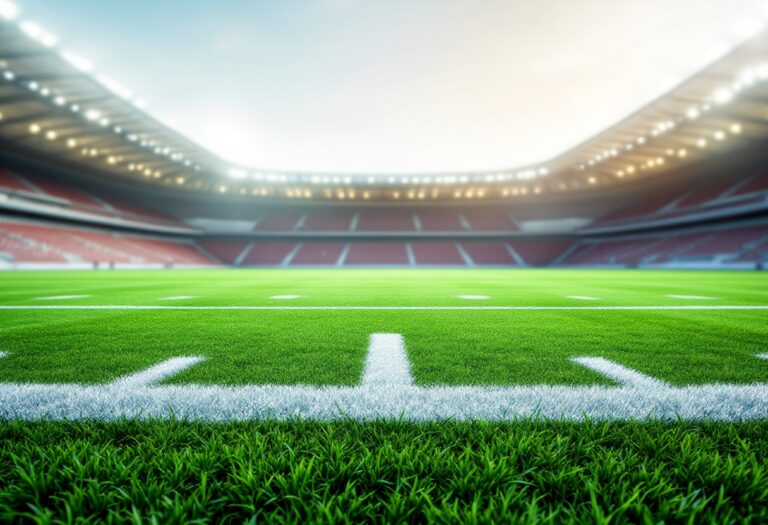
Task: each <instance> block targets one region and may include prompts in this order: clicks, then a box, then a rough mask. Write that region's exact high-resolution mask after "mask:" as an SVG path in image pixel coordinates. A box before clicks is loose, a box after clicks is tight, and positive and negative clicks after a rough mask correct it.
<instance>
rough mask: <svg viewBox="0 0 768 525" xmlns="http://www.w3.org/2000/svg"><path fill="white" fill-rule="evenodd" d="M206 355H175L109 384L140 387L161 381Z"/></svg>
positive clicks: (198, 361)
mask: <svg viewBox="0 0 768 525" xmlns="http://www.w3.org/2000/svg"><path fill="white" fill-rule="evenodd" d="M204 359H205V358H204V357H174V358H172V359H168V360H166V361H163V362H162V363H158V364H156V365H155V366H151V367H149V368H147V369H146V370H142V371H141V372H139V373H136V374H131V375H128V376H124V377H121V378H118V379H115V380H114V381H112V382H111V383H109V384H108V385H107V386H108V387H111V388H138V387H143V386H144V387H145V386H150V385H153V384H155V383H159V382H160V381H162V380H163V379H167V378H169V377H171V376H173V375H176V374H178V373H179V372H181V371H183V370H186V369H187V368H189V367H191V366H194V365H196V364H197V363H200V362H201V361H203V360H204Z"/></svg>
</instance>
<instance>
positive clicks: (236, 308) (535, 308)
mask: <svg viewBox="0 0 768 525" xmlns="http://www.w3.org/2000/svg"><path fill="white" fill-rule="evenodd" d="M0 310H201V311H207V310H210V311H219V310H221V311H223V310H233V311H249V310H251V311H270V310H275V311H279V310H295V311H310V310H316V311H322V310H327V311H363V312H365V311H372V312H373V311H425V312H427V311H441V310H443V311H498V312H512V311H514V312H546V311H579V310H584V311H606V312H609V311H657V310H658V311H686V310H694V311H699V310H701V311H707V310H712V311H715V310H745V311H749V310H768V305H751V304H750V305H709V304H699V305H684V306H683V305H658V306H648V305H646V306H362V305H361V306H266V305H264V306H179V305H174V306H168V305H150V304H148V305H138V304H136V305H130V304H128V305H125V304H103V305H74V304H66V305H64V304H61V305H0Z"/></svg>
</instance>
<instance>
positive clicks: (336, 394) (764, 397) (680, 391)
mask: <svg viewBox="0 0 768 525" xmlns="http://www.w3.org/2000/svg"><path fill="white" fill-rule="evenodd" d="M199 359H200V358H175V359H170V360H168V361H165V362H163V363H160V364H158V365H156V366H154V367H150V368H149V369H147V370H145V371H144V372H140V373H138V374H135V375H132V376H128V377H126V378H123V379H120V380H118V381H115V382H113V383H108V384H106V385H96V386H87V385H79V384H33V383H0V419H5V420H10V419H23V420H39V419H46V420H78V419H97V420H117V419H121V418H141V419H147V418H174V419H191V420H203V421H233V420H253V419H272V420H289V421H292V420H296V419H305V420H308V419H314V420H324V421H327V420H349V419H352V420H357V421H365V420H368V421H375V420H380V419H398V420H407V421H438V420H446V419H451V420H491V421H512V420H516V419H520V418H534V419H542V420H569V421H583V420H584V419H585V418H590V419H594V420H626V419H633V420H644V419H662V420H668V421H677V420H681V419H682V420H718V421H746V420H759V419H765V418H768V383H752V384H748V385H735V384H719V383H716V384H709V385H700V386H688V387H674V386H668V385H665V384H664V383H662V382H661V381H657V380H655V379H653V378H650V377H647V376H645V375H642V374H640V373H638V372H635V371H633V370H630V369H628V368H625V367H623V366H620V365H617V364H615V363H611V362H610V361H607V360H604V359H601V358H595V357H584V358H579V359H578V361H577V362H580V363H581V364H586V365H588V366H590V367H592V368H594V369H597V370H599V371H600V372H601V373H605V374H607V375H609V376H611V377H613V378H615V379H619V380H620V381H622V382H623V383H624V385H623V386H616V387H606V386H562V385H533V386H515V387H417V386H414V385H413V384H412V383H411V376H410V373H409V368H410V366H409V365H408V361H407V356H406V351H405V347H404V345H403V342H402V338H401V337H400V336H398V335H397V334H375V335H374V336H373V337H371V342H370V348H369V356H368V359H367V363H366V371H365V373H364V376H363V384H362V385H360V386H355V387H313V386H278V385H261V386H259V385H252V386H239V387H234V386H205V385H153V384H152V383H154V382H157V381H159V380H161V379H163V378H165V377H168V375H169V374H173V373H176V372H178V371H180V370H181V369H183V368H185V367H186V366H191V365H192V364H195V363H196V362H199Z"/></svg>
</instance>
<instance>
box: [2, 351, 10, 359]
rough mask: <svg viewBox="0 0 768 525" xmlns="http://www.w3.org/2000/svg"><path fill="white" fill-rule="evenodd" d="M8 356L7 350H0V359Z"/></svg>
mask: <svg viewBox="0 0 768 525" xmlns="http://www.w3.org/2000/svg"><path fill="white" fill-rule="evenodd" d="M4 357H8V352H0V359H2V358H4Z"/></svg>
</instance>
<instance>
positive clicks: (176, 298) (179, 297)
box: [158, 295, 196, 301]
mask: <svg viewBox="0 0 768 525" xmlns="http://www.w3.org/2000/svg"><path fill="white" fill-rule="evenodd" d="M195 297H196V296H195V295H173V296H171V297H160V298H159V299H158V301H183V300H185V299H194V298H195Z"/></svg>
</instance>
